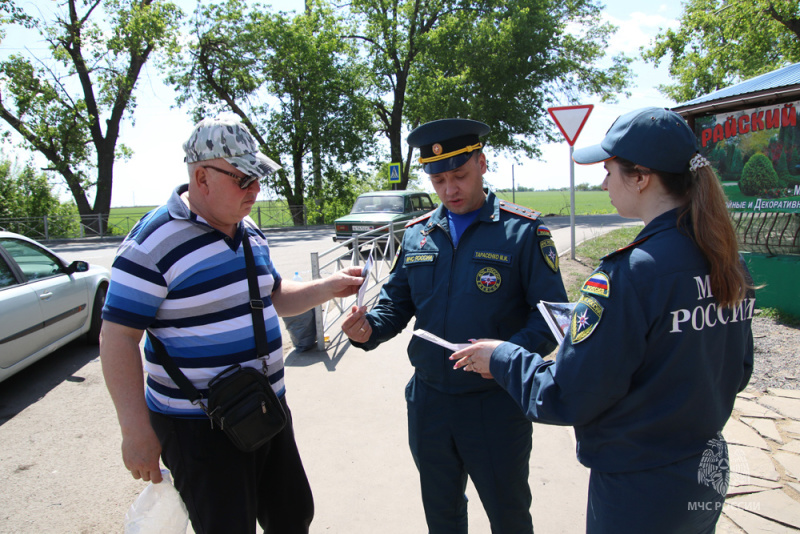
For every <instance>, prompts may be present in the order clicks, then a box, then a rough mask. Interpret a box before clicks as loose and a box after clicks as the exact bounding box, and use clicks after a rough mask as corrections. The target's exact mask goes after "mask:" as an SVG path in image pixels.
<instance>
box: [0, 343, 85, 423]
mask: <svg viewBox="0 0 800 534" xmlns="http://www.w3.org/2000/svg"><path fill="white" fill-rule="evenodd" d="M99 357H100V348H99V347H98V346H97V345H87V344H86V342H85V341H84V340H83V337H80V338H78V339H76V340H74V341H72V342H71V343H69V344H67V345H65V346H64V347H61V348H60V349H58V350H56V351H55V352H53V353H52V354H48V355H47V356H45V357H44V358H42V359H41V360H39V361H38V362H36V363H34V364H32V365H31V366H30V367H27V368H25V369H23V370H22V371H20V372H19V373H17V374H15V375H14V376H12V377H10V378H8V379H6V380H4V381H3V382H0V425H3V424H5V423H6V422H8V421H9V420H11V419H13V418H14V417H15V416H16V415H17V414H19V413H20V412H21V411H22V410H24V409H25V408H27V407H28V406H30V405H32V404H34V403H36V402H37V401H39V400H40V399H41V398H42V397H44V396H45V395H47V393H49V392H50V391H51V390H53V389H55V388H56V387H57V386H58V385H59V384H61V383H62V382H83V381H84V380H85V378H84V377H82V376H81V373H80V370H81V368H83V367H84V366H85V365H86V364H87V363H89V362H91V361H93V360H96V359H97V358H99ZM54 416H57V414H54Z"/></svg>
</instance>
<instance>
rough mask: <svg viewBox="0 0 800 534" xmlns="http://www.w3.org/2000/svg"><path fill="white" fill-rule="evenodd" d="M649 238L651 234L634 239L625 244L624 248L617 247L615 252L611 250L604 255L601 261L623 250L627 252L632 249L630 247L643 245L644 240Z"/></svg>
mask: <svg viewBox="0 0 800 534" xmlns="http://www.w3.org/2000/svg"><path fill="white" fill-rule="evenodd" d="M648 239H650V236H647V237H643V238H642V239H640V240H638V241H634V242H633V243H630V244H628V245H625V246H624V247H622V248H618V249H617V250H615V251H614V252H609V253H608V254H606V255H605V256H603V257H602V258H600V261H603V260H605V259H607V258H612V257H614V256H616V255H617V254H620V253H621V252H625V251H626V250H630V249H632V248H636V247H637V246H639V245H641V244H642V243H644V242H645V241H647V240H648Z"/></svg>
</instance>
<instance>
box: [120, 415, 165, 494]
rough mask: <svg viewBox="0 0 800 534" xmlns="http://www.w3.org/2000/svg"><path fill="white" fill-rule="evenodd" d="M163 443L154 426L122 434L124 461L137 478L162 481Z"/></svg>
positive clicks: (156, 481) (147, 480) (146, 480)
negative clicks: (160, 458)
mask: <svg viewBox="0 0 800 534" xmlns="http://www.w3.org/2000/svg"><path fill="white" fill-rule="evenodd" d="M160 456H161V444H160V443H159V441H158V438H157V437H156V434H155V432H153V429H152V427H150V425H147V428H140V429H138V431H136V432H129V435H127V436H126V435H125V434H123V436H122V462H123V463H124V464H125V467H127V468H128V471H130V472H131V475H132V476H133V478H135V479H136V480H139V479H140V478H141V479H142V480H144V481H145V482H154V483H156V484H158V483H159V482H161V467H160V465H159V463H158V460H159V457H160Z"/></svg>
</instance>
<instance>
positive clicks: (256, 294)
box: [242, 230, 267, 358]
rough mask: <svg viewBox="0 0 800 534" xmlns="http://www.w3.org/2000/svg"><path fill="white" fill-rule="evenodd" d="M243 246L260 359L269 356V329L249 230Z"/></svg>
mask: <svg viewBox="0 0 800 534" xmlns="http://www.w3.org/2000/svg"><path fill="white" fill-rule="evenodd" d="M242 245H244V263H245V267H246V268H247V286H248V288H249V289H250V311H251V312H252V314H253V332H254V334H255V339H256V353H257V354H258V357H259V358H260V357H261V356H264V355H265V354H267V329H266V327H264V301H263V300H261V292H260V291H259V290H258V275H257V274H256V262H255V259H254V258H253V249H252V248H251V246H250V238H249V237H248V235H247V230H245V232H244V238H243V239H242Z"/></svg>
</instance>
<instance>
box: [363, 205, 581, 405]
mask: <svg viewBox="0 0 800 534" xmlns="http://www.w3.org/2000/svg"><path fill="white" fill-rule="evenodd" d="M537 217H538V213H537V212H533V211H531V210H528V209H527V208H520V207H518V206H516V205H514V204H510V203H506V202H505V201H502V200H499V199H498V198H497V197H496V196H495V195H494V194H493V193H491V192H490V193H489V195H488V197H487V200H486V203H485V204H484V205H483V208H482V209H481V211H480V212H479V214H478V216H477V218H476V220H475V221H474V222H473V223H472V224H471V225H470V226H469V227H468V228H466V229H465V230H464V233H463V235H462V236H461V238H460V240H459V243H458V248H457V249H455V248H454V247H453V241H452V239H451V238H450V233H449V228H448V221H447V211H446V209H445V208H444V207H443V206H440V207H439V208H438V209H436V210H435V211H434V212H432V214H431V215H430V216H429V217H425V218H423V219H422V220H418V221H416V224H413V221H412V223H410V226H409V228H407V230H406V233H405V236H404V237H403V244H402V247H401V249H400V251H399V252H398V257H397V259H396V264H395V266H394V269H393V272H392V274H391V276H390V277H389V280H388V281H387V282H386V284H384V286H383V288H382V289H381V294H380V296H379V300H378V302H377V303H376V305H375V307H374V308H373V309H372V310H371V311H370V312H369V313H368V314H367V320H368V321H369V323H370V325H371V326H372V335H371V337H370V339H369V341H367V342H366V343H363V344H359V343H354V345H356V346H358V347H361V348H363V349H365V350H371V349H374V348H375V347H377V346H378V345H379V344H380V343H383V342H384V341H387V340H388V339H391V338H392V337H394V336H395V335H397V334H398V333H399V332H401V331H402V330H403V329H404V328H405V326H406V325H407V324H408V322H409V321H410V320H411V318H412V317H414V316H416V324H415V329H416V328H422V329H424V330H427V331H428V332H431V333H432V334H435V335H437V336H439V337H441V338H444V339H446V340H448V341H450V342H453V343H467V342H468V340H469V339H473V338H474V339H479V338H494V339H503V340H510V341H513V342H514V343H517V344H519V345H520V346H522V347H525V348H527V349H529V350H535V351H539V352H542V353H544V354H547V353H549V352H551V351H552V350H553V349H554V348H555V346H556V344H555V339H554V338H553V336H552V334H551V333H550V331H549V329H548V327H547V325H546V323H545V322H544V319H543V318H542V316H541V314H540V313H539V311H538V310H537V309H536V304H537V302H539V300H547V301H557V302H563V301H564V300H566V293H565V291H564V285H563V283H562V281H561V274H560V272H559V271H558V256H557V253H556V250H555V246H554V244H553V241H552V239H551V236H550V231H549V230H548V229H547V228H546V227H545V226H543V225H542V223H541V221H539V220H538V219H537ZM548 260H549V262H552V263H548ZM408 354H409V358H410V360H411V363H412V365H413V366H414V368H415V372H416V376H417V378H419V379H421V380H423V381H424V382H425V383H426V384H428V385H429V386H431V387H433V388H435V389H437V390H439V391H442V392H445V393H468V392H476V391H485V390H488V389H491V388H496V387H498V386H497V384H496V382H494V381H493V380H487V379H484V378H482V377H481V376H480V375H478V374H475V373H466V372H464V371H462V370H458V371H456V370H454V369H453V362H452V361H450V360H449V359H448V358H449V357H450V355H451V354H452V351H450V350H447V349H444V348H442V347H440V346H438V345H436V344H434V343H431V342H430V341H425V340H423V339H421V338H419V337H418V336H413V337H412V338H411V342H410V343H409V345H408Z"/></svg>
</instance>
